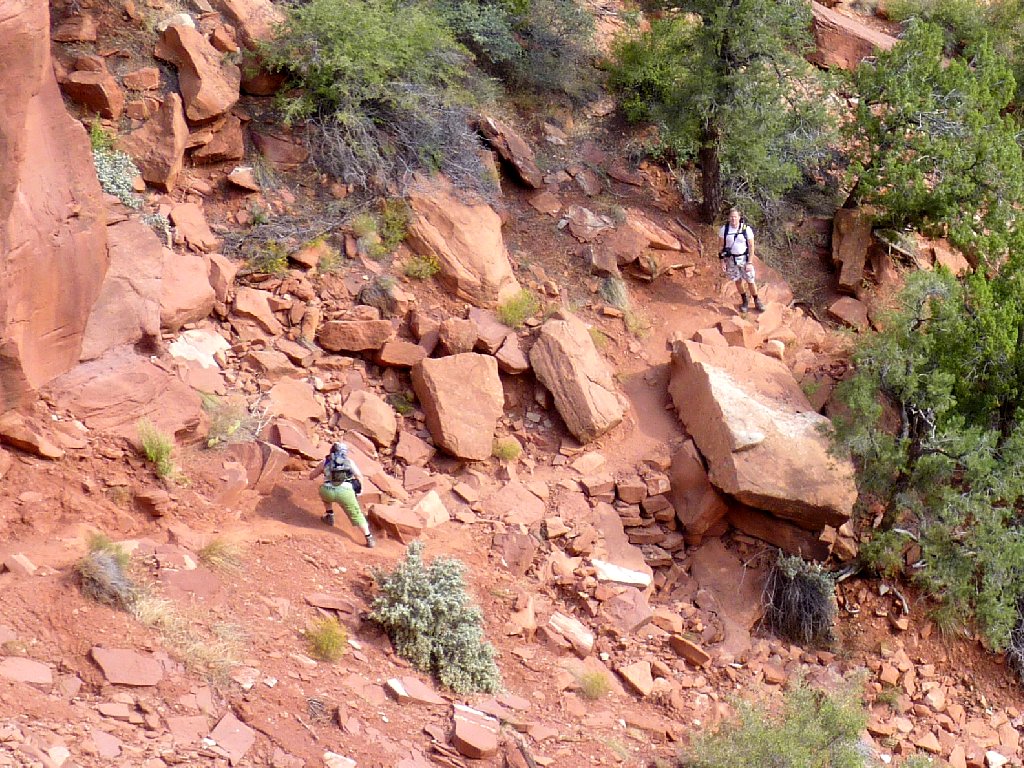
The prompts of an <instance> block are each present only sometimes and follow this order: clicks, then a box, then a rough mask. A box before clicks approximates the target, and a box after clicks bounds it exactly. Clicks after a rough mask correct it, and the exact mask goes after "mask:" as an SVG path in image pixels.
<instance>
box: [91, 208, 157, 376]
mask: <svg viewBox="0 0 1024 768" xmlns="http://www.w3.org/2000/svg"><path fill="white" fill-rule="evenodd" d="M107 242H108V247H109V251H110V268H109V269H108V270H107V275H106V277H105V278H104V280H103V288H102V290H101V291H100V296H99V298H98V299H97V300H96V303H95V304H94V305H93V308H92V311H91V312H90V313H89V322H88V324H87V325H86V327H85V336H84V338H83V339H82V358H81V359H82V360H93V359H95V358H97V357H99V356H100V355H102V354H103V353H104V352H106V351H107V350H108V349H113V348H114V347H117V346H120V345H121V344H134V343H135V342H137V341H139V340H141V339H149V340H151V341H153V342H155V341H156V340H157V339H159V336H160V291H161V284H160V283H161V276H162V275H163V270H164V261H165V257H166V253H168V251H167V249H166V248H165V247H164V246H163V244H161V242H160V238H158V237H157V236H156V233H155V232H154V231H153V230H152V229H150V228H149V227H148V226H146V225H145V224H143V223H142V222H141V221H139V219H137V218H134V217H133V218H130V219H126V220H125V221H120V222H118V223H116V224H112V225H111V226H109V227H107Z"/></svg>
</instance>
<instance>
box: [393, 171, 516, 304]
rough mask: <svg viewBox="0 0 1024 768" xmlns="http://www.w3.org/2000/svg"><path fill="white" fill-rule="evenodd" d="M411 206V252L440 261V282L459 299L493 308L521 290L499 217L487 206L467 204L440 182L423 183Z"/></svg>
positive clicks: (477, 202) (411, 197)
mask: <svg viewBox="0 0 1024 768" xmlns="http://www.w3.org/2000/svg"><path fill="white" fill-rule="evenodd" d="M409 205H410V207H411V208H412V222H411V223H410V225H409V235H408V243H409V246H410V248H412V250H413V251H415V252H416V253H418V254H420V255H422V256H432V257H433V258H435V259H437V262H438V264H440V266H441V273H440V275H439V279H440V280H441V282H442V283H443V284H445V285H446V286H447V287H448V288H449V289H450V290H452V291H453V292H454V293H455V294H456V295H457V296H458V297H459V298H461V299H465V300H466V301H469V302H472V303H473V304H475V305H477V306H486V307H492V306H495V305H496V304H499V303H501V302H502V301H504V300H505V299H508V298H510V297H512V296H514V295H516V294H517V293H518V292H519V291H520V285H519V281H518V280H516V278H515V275H514V274H513V273H512V265H511V264H510V263H509V260H508V251H507V250H506V248H505V241H504V239H503V237H502V234H501V218H500V217H499V216H498V214H497V213H495V212H494V209H492V208H491V207H490V206H489V205H488V204H487V203H485V202H484V201H482V200H473V201H467V200H466V199H465V196H464V195H457V194H456V193H455V191H454V190H453V189H452V186H451V184H450V183H448V182H447V181H446V180H444V179H436V180H431V181H429V182H426V181H421V182H420V184H419V185H417V187H416V188H414V189H413V190H412V191H411V192H410V193H409Z"/></svg>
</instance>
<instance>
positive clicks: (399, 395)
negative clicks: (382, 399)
mask: <svg viewBox="0 0 1024 768" xmlns="http://www.w3.org/2000/svg"><path fill="white" fill-rule="evenodd" d="M388 403H389V404H390V405H391V407H392V408H394V409H395V412H396V413H400V414H401V415H402V416H408V415H409V414H411V413H412V412H413V411H415V410H416V406H415V405H414V401H413V398H412V396H411V395H410V393H408V392H393V393H391V394H390V395H388Z"/></svg>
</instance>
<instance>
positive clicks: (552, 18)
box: [434, 0, 597, 98]
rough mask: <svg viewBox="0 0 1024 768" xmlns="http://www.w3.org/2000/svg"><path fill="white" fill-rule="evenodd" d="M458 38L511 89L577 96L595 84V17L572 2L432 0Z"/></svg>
mask: <svg viewBox="0 0 1024 768" xmlns="http://www.w3.org/2000/svg"><path fill="white" fill-rule="evenodd" d="M434 5H435V6H436V7H437V9H438V11H439V12H440V14H441V15H442V16H443V17H444V19H445V20H446V21H447V23H448V24H449V26H450V27H451V28H452V30H453V31H454V33H455V35H456V37H457V38H458V39H459V41H460V42H462V43H464V44H465V45H466V46H467V47H468V48H469V49H470V50H472V51H473V53H475V54H476V57H477V61H478V62H480V63H481V64H482V65H483V67H484V68H485V69H486V70H487V71H488V72H490V73H492V74H494V75H496V76H498V77H499V78H501V79H502V80H503V81H505V83H506V84H507V85H509V86H511V87H513V88H517V89H522V90H526V91H531V92H537V93H544V92H549V91H555V92H562V93H565V94H567V95H569V96H570V97H574V98H581V97H585V96H587V95H588V94H590V93H591V92H592V91H593V89H594V88H595V86H596V79H597V78H596V77H595V76H594V75H596V70H595V69H594V67H593V65H592V59H593V56H594V53H595V51H594V46H593V33H594V17H593V15H592V14H591V13H590V12H589V11H588V10H587V8H586V7H584V5H583V4H582V3H579V2H577V1H576V0H435V2H434Z"/></svg>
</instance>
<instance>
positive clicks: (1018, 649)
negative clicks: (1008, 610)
mask: <svg viewBox="0 0 1024 768" xmlns="http://www.w3.org/2000/svg"><path fill="white" fill-rule="evenodd" d="M1006 661H1007V663H1008V664H1009V665H1010V669H1011V670H1012V671H1013V673H1014V674H1015V675H1016V676H1017V679H1018V680H1020V681H1021V682H1022V683H1024V600H1021V601H1020V602H1019V603H1018V604H1017V623H1016V624H1015V625H1014V627H1013V631H1012V632H1011V633H1010V642H1009V643H1007V645H1006Z"/></svg>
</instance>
